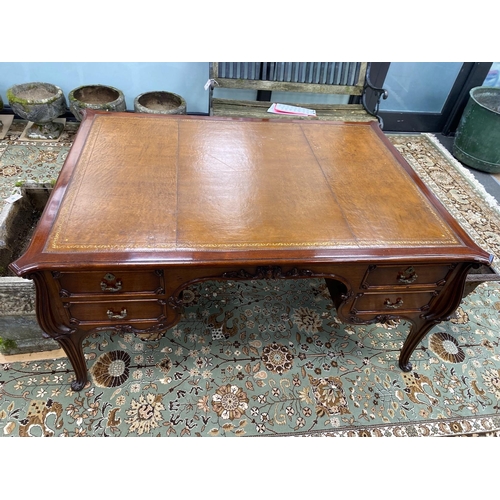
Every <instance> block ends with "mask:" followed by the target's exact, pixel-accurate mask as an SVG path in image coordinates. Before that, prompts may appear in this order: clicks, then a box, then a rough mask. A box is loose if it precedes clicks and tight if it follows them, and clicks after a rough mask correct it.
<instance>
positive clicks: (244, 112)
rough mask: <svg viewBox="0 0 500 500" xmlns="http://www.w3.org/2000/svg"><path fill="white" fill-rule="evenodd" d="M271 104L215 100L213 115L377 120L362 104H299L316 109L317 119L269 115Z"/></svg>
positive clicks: (292, 117)
mask: <svg viewBox="0 0 500 500" xmlns="http://www.w3.org/2000/svg"><path fill="white" fill-rule="evenodd" d="M269 106H270V103H269V102H259V101H232V100H230V99H214V100H213V102H212V109H211V114H212V115H213V116H228V117H243V118H268V119H270V118H272V119H275V118H283V119H301V120H303V119H305V120H315V119H320V120H333V121H356V122H358V121H361V122H366V121H376V120H377V119H376V118H375V117H374V116H372V115H370V114H369V113H367V112H366V110H365V109H364V108H363V106H362V105H361V104H314V106H311V105H310V104H297V106H301V107H306V108H310V109H315V110H316V114H317V117H316V118H314V117H297V116H283V115H277V114H271V113H268V112H267V110H268V109H269Z"/></svg>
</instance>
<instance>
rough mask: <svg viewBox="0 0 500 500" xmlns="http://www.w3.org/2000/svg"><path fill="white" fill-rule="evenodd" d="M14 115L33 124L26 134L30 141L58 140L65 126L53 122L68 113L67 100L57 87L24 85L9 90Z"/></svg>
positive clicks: (40, 84) (34, 83)
mask: <svg viewBox="0 0 500 500" xmlns="http://www.w3.org/2000/svg"><path fill="white" fill-rule="evenodd" d="M7 98H8V99H9V104H10V106H11V108H12V110H13V111H14V113H15V114H16V115H18V116H20V117H21V118H24V119H25V120H29V121H30V122H33V125H32V126H31V128H30V129H29V130H28V131H27V132H26V136H27V137H28V138H29V139H58V138H59V136H60V135H61V132H62V131H63V130H64V124H62V123H55V122H54V121H53V120H54V119H55V118H57V117H58V116H61V115H63V114H64V113H65V112H66V109H67V107H66V99H65V97H64V94H63V91H62V90H61V89H60V88H59V87H57V86H56V85H52V84H51V83H43V82H32V83H22V84H20V85H14V86H13V87H11V88H10V89H8V90H7Z"/></svg>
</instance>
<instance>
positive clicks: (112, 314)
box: [106, 308, 127, 319]
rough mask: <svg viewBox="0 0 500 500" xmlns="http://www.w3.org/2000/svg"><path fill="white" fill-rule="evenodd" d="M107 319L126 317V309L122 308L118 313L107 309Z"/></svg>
mask: <svg viewBox="0 0 500 500" xmlns="http://www.w3.org/2000/svg"><path fill="white" fill-rule="evenodd" d="M106 314H107V315H108V318H109V319H125V318H126V317H127V310H126V309H125V308H123V309H122V310H121V312H120V314H115V313H114V311H112V310H111V309H108V311H107V313H106Z"/></svg>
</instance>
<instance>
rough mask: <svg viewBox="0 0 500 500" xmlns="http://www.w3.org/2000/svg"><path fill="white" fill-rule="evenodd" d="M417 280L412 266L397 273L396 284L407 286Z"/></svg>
mask: <svg viewBox="0 0 500 500" xmlns="http://www.w3.org/2000/svg"><path fill="white" fill-rule="evenodd" d="M417 278H418V274H417V273H416V272H415V269H413V266H410V267H408V268H407V269H405V270H404V271H401V272H399V273H398V282H399V283H404V284H405V285H409V284H410V283H413V282H414V281H415V280H416V279H417Z"/></svg>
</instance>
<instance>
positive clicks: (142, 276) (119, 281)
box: [54, 270, 163, 296]
mask: <svg viewBox="0 0 500 500" xmlns="http://www.w3.org/2000/svg"><path fill="white" fill-rule="evenodd" d="M54 278H55V279H56V280H57V281H58V282H59V284H60V287H61V290H62V291H63V292H62V294H63V295H68V296H73V295H79V294H106V295H107V294H109V295H115V294H121V293H133V292H135V293H148V294H158V293H163V288H162V287H163V278H162V276H161V272H159V271H155V270H144V271H115V270H113V271H101V272H94V271H92V272H84V271H83V272H78V273H65V272H61V273H55V274H54Z"/></svg>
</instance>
